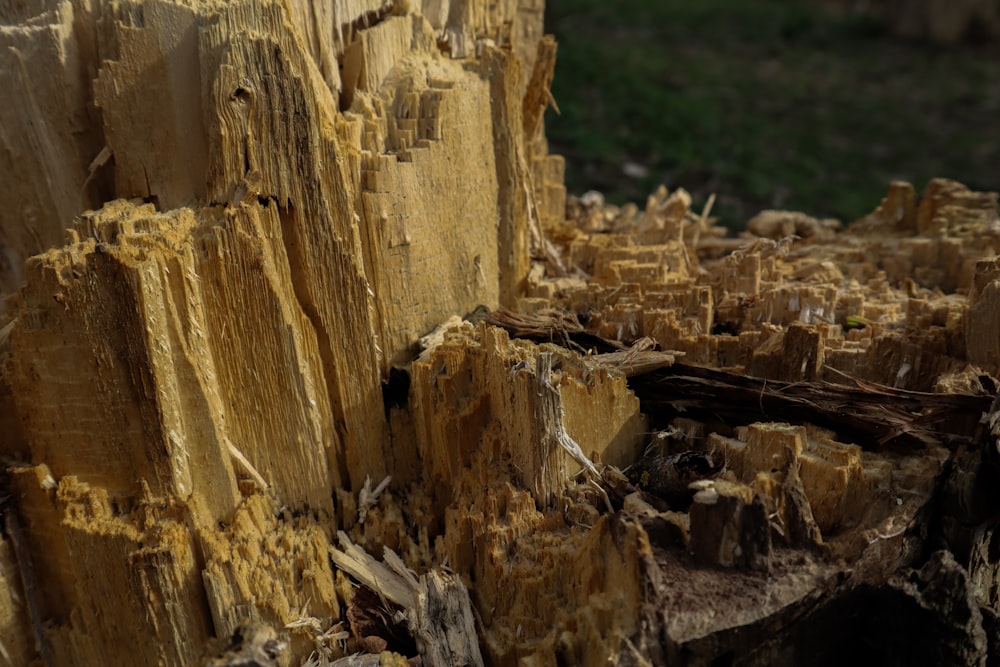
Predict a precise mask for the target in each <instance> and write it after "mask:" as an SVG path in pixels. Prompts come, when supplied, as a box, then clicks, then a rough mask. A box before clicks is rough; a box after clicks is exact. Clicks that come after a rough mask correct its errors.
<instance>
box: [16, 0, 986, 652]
mask: <svg viewBox="0 0 1000 667" xmlns="http://www.w3.org/2000/svg"><path fill="white" fill-rule="evenodd" d="M0 16H2V17H3V20H4V23H5V25H6V27H5V28H4V30H3V31H2V32H0V39H2V40H3V42H4V44H5V46H6V48H5V49H3V50H2V51H0V53H2V54H3V55H2V56H0V58H3V60H2V64H0V76H2V77H4V78H3V82H4V84H5V90H8V91H10V92H9V96H10V98H11V99H13V100H16V101H17V103H16V104H10V105H7V106H5V107H4V110H3V116H2V124H0V128H2V129H3V134H2V140H3V146H4V148H5V150H4V151H2V152H0V155H2V158H0V159H2V160H3V161H4V162H3V165H4V169H5V173H6V174H7V175H8V179H7V182H8V187H7V188H6V189H4V191H3V193H2V194H0V199H2V201H0V244H2V245H3V250H4V252H3V253H2V256H3V258H4V260H3V261H4V263H3V265H2V266H0V286H2V288H3V290H4V292H5V294H7V298H6V300H5V301H4V305H3V310H2V313H0V317H2V321H0V359H2V373H0V432H2V434H3V438H2V440H0V448H2V453H3V455H4V469H5V473H4V476H3V478H2V485H3V492H2V493H0V496H2V499H3V504H2V513H3V518H4V522H3V534H2V538H3V539H2V540H0V628H3V631H2V634H0V637H2V639H0V661H2V660H6V662H8V663H10V664H15V665H22V664H38V665H95V664H112V665H115V664H130V665H132V664H137V665H214V666H216V667H223V666H227V667H231V666H234V665H302V664H308V665H331V664H339V665H347V664H406V663H407V660H411V662H412V660H413V659H417V658H419V659H420V660H421V661H422V664H428V665H451V664H461V665H478V664H490V665H515V664H517V665H557V664H580V665H604V664H607V663H608V662H612V663H615V664H668V663H669V664H692V665H695V664H706V665H707V664H713V665H720V664H740V665H772V664H788V665H791V664H803V663H807V662H808V663H811V664H820V665H825V664H829V665H833V664H842V663H843V662H845V661H848V660H864V661H866V662H873V661H879V662H881V663H883V664H904V663H906V664H963V665H966V664H986V662H987V660H988V659H991V660H996V659H997V657H998V655H1000V653H998V652H997V641H996V639H995V638H996V636H997V617H998V616H997V614H998V611H1000V607H998V605H1000V603H998V600H997V595H996V589H997V586H996V581H997V578H998V576H1000V575H998V574H997V556H996V553H995V552H996V549H994V548H993V546H992V543H993V535H994V531H995V529H996V526H997V523H996V508H997V507H998V504H997V500H998V499H997V498H996V495H997V489H998V488H1000V487H998V486H997V479H996V475H997V465H998V461H997V455H998V454H997V437H998V435H1000V425H998V424H1000V416H998V415H1000V410H998V409H997V407H996V405H995V403H994V397H995V395H996V389H997V380H996V378H997V377H1000V375H998V367H1000V343H998V339H997V331H998V324H1000V288H998V285H1000V269H998V266H1000V259H998V257H997V255H998V253H1000V221H998V218H997V197H996V195H995V194H992V193H976V192H971V191H969V190H968V189H967V188H965V187H964V186H962V185H961V184H958V183H955V182H952V181H946V180H943V179H941V180H936V181H933V182H932V183H931V184H929V185H928V187H927V189H926V190H925V191H924V192H923V193H922V194H921V195H919V196H918V195H917V193H916V192H915V191H914V189H913V188H912V186H910V185H909V184H905V183H894V184H892V185H891V186H890V188H889V192H888V195H887V197H886V199H885V201H884V202H883V203H882V205H881V206H879V207H878V208H877V209H876V210H875V211H874V212H873V213H872V214H871V215H870V216H867V217H866V218H864V219H863V220H859V221H856V222H855V223H853V224H852V225H850V226H849V227H847V228H846V229H842V228H840V226H839V224H838V223H836V222H835V221H822V220H816V219H813V218H810V217H808V216H804V215H802V214H796V213H789V212H782V211H771V212H766V213H764V214H762V215H761V216H758V217H757V218H755V219H754V220H752V221H751V222H750V225H749V231H748V232H747V233H746V234H745V235H744V236H743V237H741V238H738V239H729V238H724V237H723V234H722V233H721V230H719V229H718V228H716V227H714V226H713V225H712V220H711V218H709V217H708V213H709V212H708V211H707V210H705V211H702V212H701V213H700V214H698V213H696V212H693V211H691V210H690V207H691V201H690V197H688V196H687V194H686V193H685V192H683V191H681V190H678V191H676V192H672V193H670V192H667V191H666V190H663V189H661V190H660V191H658V192H657V193H654V194H653V195H652V196H651V197H650V198H649V200H648V202H647V203H646V206H645V208H644V209H642V210H640V209H639V208H637V207H635V206H629V207H624V208H621V209H619V208H616V207H611V206H606V205H605V204H604V202H603V201H602V200H601V198H600V197H599V196H596V195H590V196H587V197H585V198H583V199H579V200H577V199H575V198H571V199H570V200H569V201H568V202H567V198H566V193H565V189H564V187H563V185H562V170H563V163H562V160H561V158H559V157H557V156H550V155H548V153H547V147H546V143H545V139H544V129H543V123H542V122H541V121H542V116H543V113H544V110H545V107H546V106H547V105H549V104H550V103H551V101H552V100H551V95H550V94H549V92H548V84H549V82H550V80H551V77H552V72H553V65H554V61H555V44H554V42H553V41H552V40H551V38H548V37H543V36H542V25H541V20H542V6H541V2H529V1H525V2H520V3H492V4H491V3H484V2H474V1H472V0H468V1H465V2H462V1H456V2H450V3H449V2H438V1H436V0H425V1H424V2H422V3H407V2H402V1H399V0H396V1H392V0H389V1H388V2H380V1H378V0H352V1H351V2H346V1H345V2H339V1H338V2H335V3H333V4H332V5H328V4H324V3H312V2H302V3H281V2H273V1H268V0H239V1H238V2H232V3H212V2H200V3H183V2H179V1H177V0H130V1H127V2H117V3H109V2H104V1H102V0H97V1H94V2H85V1H84V0H72V1H70V2H62V3H58V4H55V3H44V2H34V3H18V4H15V5H11V6H9V7H6V8H4V9H2V10H0Z"/></svg>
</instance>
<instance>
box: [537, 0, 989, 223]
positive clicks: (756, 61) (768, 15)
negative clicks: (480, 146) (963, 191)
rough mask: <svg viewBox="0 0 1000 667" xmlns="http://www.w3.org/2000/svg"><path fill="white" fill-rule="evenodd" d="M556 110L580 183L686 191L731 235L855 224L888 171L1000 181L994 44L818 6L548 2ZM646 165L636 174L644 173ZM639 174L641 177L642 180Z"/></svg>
mask: <svg viewBox="0 0 1000 667" xmlns="http://www.w3.org/2000/svg"><path fill="white" fill-rule="evenodd" d="M546 12H547V14H546V29H547V31H548V32H552V33H554V34H555V36H556V38H557V40H558V42H559V56H558V62H557V65H556V75H555V81H554V83H553V86H552V93H553V96H554V97H555V99H556V102H557V103H558V105H559V109H560V111H561V114H560V115H555V114H553V113H550V114H549V115H548V116H547V119H546V128H547V134H548V137H549V141H550V146H551V150H552V152H555V153H561V154H563V155H565V156H566V158H567V176H566V180H567V186H568V188H569V191H570V193H573V194H582V193H583V192H585V191H587V190H591V189H596V190H600V191H601V192H603V193H604V194H605V196H606V197H607V198H608V200H609V201H611V202H614V203H624V202H627V201H635V202H637V203H639V204H640V205H641V204H642V203H643V202H644V201H645V198H646V195H647V194H649V193H650V192H651V191H652V190H653V189H655V188H656V186H657V185H659V184H661V183H663V184H665V185H667V186H668V187H669V188H671V189H673V188H677V187H683V188H685V189H687V190H688V191H689V192H691V193H692V195H693V196H694V200H695V203H694V208H695V210H700V207H701V205H702V203H703V202H704V201H705V200H706V199H707V197H708V195H709V194H710V193H713V192H714V193H716V195H717V197H718V199H717V202H716V205H715V208H714V209H713V214H714V215H718V216H720V218H721V222H722V223H723V224H726V225H727V226H729V227H732V228H741V227H742V226H743V225H744V224H745V222H746V220H747V219H748V218H750V217H751V216H753V215H754V214H755V213H756V212H758V211H759V210H761V209H764V208H789V209H795V210H801V211H805V212H807V213H810V214H812V215H816V216H820V217H836V218H840V219H841V220H843V221H845V222H849V221H852V220H854V219H856V218H858V217H861V216H862V215H864V214H866V213H868V212H869V211H871V210H872V209H873V208H874V207H875V206H876V205H877V204H878V203H879V201H880V199H881V197H882V196H883V195H884V194H885V190H886V186H887V185H888V183H889V181H890V180H892V179H897V178H899V179H905V180H908V181H911V182H913V183H914V185H915V186H916V187H917V188H918V190H920V189H922V188H923V186H924V185H925V183H926V182H927V180H928V179H930V178H932V177H934V176H947V177H949V178H954V179H956V180H959V181H962V182H964V183H965V184H966V185H968V186H969V187H971V188H973V189H985V190H996V189H998V188H1000V124H998V123H1000V49H998V47H997V45H996V44H995V43H994V44H989V43H980V44H976V43H963V44H959V45H954V46H947V47H945V46H938V45H934V44H931V43H929V42H926V41H919V40H903V39H900V38H897V37H894V36H892V35H890V34H889V32H888V31H887V29H886V28H885V27H884V25H883V23H882V21H881V20H879V19H878V18H876V17H874V16H872V15H869V14H866V13H864V12H859V11H850V10H845V9H843V8H840V7H838V6H834V5H832V4H824V3H821V2H819V1H818V0H798V1H797V0H623V1H621V2H607V0H548V6H547V9H546ZM636 167H638V168H636ZM643 170H645V173H643Z"/></svg>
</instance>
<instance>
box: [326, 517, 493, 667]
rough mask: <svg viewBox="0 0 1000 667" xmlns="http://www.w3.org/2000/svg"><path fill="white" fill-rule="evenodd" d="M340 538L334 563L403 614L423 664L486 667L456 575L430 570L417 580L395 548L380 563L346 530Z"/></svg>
mask: <svg viewBox="0 0 1000 667" xmlns="http://www.w3.org/2000/svg"><path fill="white" fill-rule="evenodd" d="M338 538H339V540H340V545H341V548H340V549H337V548H335V547H331V548H330V557H331V558H332V559H333V562H334V563H335V564H336V565H337V567H339V568H340V569H342V570H344V571H345V572H347V573H348V574H350V575H351V576H352V577H353V578H354V579H356V580H357V581H358V582H360V583H361V584H362V585H364V586H367V587H368V588H370V589H371V590H373V591H375V592H376V593H378V594H379V596H382V597H384V598H385V599H386V600H388V601H390V602H392V603H393V604H395V605H398V606H399V607H400V608H401V609H402V611H401V614H402V616H403V617H404V619H405V621H406V624H407V627H408V628H409V629H410V631H411V632H412V633H413V637H414V639H415V640H416V643H417V649H418V650H419V651H420V655H421V657H422V658H423V660H424V664H426V665H428V667H435V666H439V667H445V666H448V665H469V666H473V667H482V665H483V658H482V655H481V654H480V652H479V639H478V636H477V633H476V628H475V621H474V618H473V614H472V602H471V600H470V599H469V592H468V591H467V590H466V588H465V586H464V585H463V584H462V582H461V581H460V580H459V579H458V578H457V577H456V576H455V575H453V574H449V573H447V572H444V571H440V570H431V571H429V572H427V573H426V574H423V575H421V576H419V577H417V576H416V575H414V574H413V572H411V571H410V570H409V569H408V568H407V567H406V565H405V564H404V563H403V561H402V560H400V558H399V556H397V555H396V554H395V553H394V552H393V551H392V550H391V549H388V548H386V549H385V552H384V555H383V558H384V561H383V562H379V561H378V560H376V559H375V558H373V557H372V556H369V555H368V554H367V553H366V552H365V551H364V550H363V549H362V548H360V547H359V546H357V545H355V544H354V543H353V542H351V539H350V538H349V537H348V536H347V534H346V533H344V532H342V531H341V532H340V533H339V534H338ZM345 664H349V663H345Z"/></svg>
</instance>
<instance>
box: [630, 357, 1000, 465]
mask: <svg viewBox="0 0 1000 667" xmlns="http://www.w3.org/2000/svg"><path fill="white" fill-rule="evenodd" d="M852 384H853V386H851V385H840V384H832V383H829V382H822V381H816V382H805V381H803V382H781V381H777V380H765V379H760V378H754V377H750V376H747V375H740V374H736V373H731V372H727V371H723V370H717V369H711V368H701V367H698V366H691V365H686V364H673V365H672V366H669V367H666V368H661V369H657V370H655V371H653V372H650V373H647V374H644V375H640V376H635V377H632V378H630V380H629V386H630V387H631V388H632V390H633V391H635V392H636V395H637V396H639V399H640V401H642V406H643V410H644V411H645V412H647V413H648V414H650V415H652V416H654V418H657V419H659V420H661V422H664V423H665V422H666V421H667V420H669V419H670V418H671V417H673V416H676V415H680V414H684V415H687V416H693V415H699V416H701V417H703V418H707V419H713V418H714V419H718V420H720V421H721V422H723V423H724V424H726V425H728V426H730V427H735V426H741V425H745V424H750V423H753V422H758V421H788V422H792V423H813V424H816V425H818V426H823V427H824V428H829V429H832V430H834V431H836V432H838V433H844V434H847V435H849V436H852V437H857V438H859V440H858V442H859V443H860V444H862V445H863V446H864V447H866V448H873V449H875V448H878V447H881V446H884V445H888V444H890V443H892V444H897V443H913V444H920V445H928V444H931V445H932V444H937V443H942V444H946V445H950V446H959V445H963V444H964V445H969V444H973V439H974V437H975V435H976V430H977V428H978V424H979V421H980V418H981V416H982V415H983V413H985V412H987V411H989V409H990V405H991V404H992V402H993V397H991V396H973V395H962V394H932V393H926V392H915V391H905V390H901V389H893V388H891V387H885V386H881V385H877V384H875V383H872V382H864V381H861V380H853V381H852Z"/></svg>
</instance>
